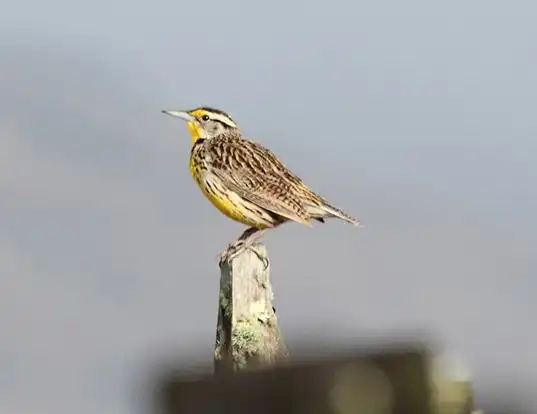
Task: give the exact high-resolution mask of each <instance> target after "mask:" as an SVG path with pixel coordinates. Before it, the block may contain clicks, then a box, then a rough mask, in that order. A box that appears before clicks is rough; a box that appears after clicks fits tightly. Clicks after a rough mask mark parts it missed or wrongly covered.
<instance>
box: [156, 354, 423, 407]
mask: <svg viewBox="0 0 537 414" xmlns="http://www.w3.org/2000/svg"><path fill="white" fill-rule="evenodd" d="M429 367H430V357H429V355H428V353H427V352H426V351H425V350H423V348H422V347H405V348H399V349H397V350H393V349H392V350H386V351H378V352H375V351H373V352H370V353H366V354H364V353H362V354H360V355H355V356H351V357H347V358H337V359H332V360H327V359H326V358H322V359H317V360H311V359H310V360H309V361H303V362H297V363H294V364H291V365H286V366H279V367H275V368H273V369H265V370H262V371H261V370H259V371H246V372H240V373H235V374H226V375H222V376H218V377H213V376H212V375H207V376H205V377H199V378H197V379H193V378H185V377H179V376H177V375H168V376H167V378H166V379H164V380H163V382H161V384H160V386H159V387H158V390H159V392H158V395H157V404H158V408H157V412H159V413H162V414H202V413H203V414H228V413H229V414H231V413H233V414H251V413H256V414H291V413H292V414H314V413H318V414H351V413H353V414H354V413H363V414H366V413H367V414H429V413H431V414H432V413H433V411H432V407H431V398H432V392H431V386H430V384H431V382H430V381H431V380H430V375H429V373H430V369H429Z"/></svg>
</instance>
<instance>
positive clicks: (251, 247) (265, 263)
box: [247, 246, 270, 270]
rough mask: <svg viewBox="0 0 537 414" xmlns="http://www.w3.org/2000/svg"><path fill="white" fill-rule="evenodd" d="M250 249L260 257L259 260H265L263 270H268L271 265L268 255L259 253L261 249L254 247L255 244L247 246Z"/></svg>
mask: <svg viewBox="0 0 537 414" xmlns="http://www.w3.org/2000/svg"><path fill="white" fill-rule="evenodd" d="M247 248H248V249H249V250H250V251H252V252H254V253H255V254H256V256H257V257H258V258H259V260H261V261H262V262H263V270H267V269H268V267H269V265H270V261H269V259H268V258H267V257H265V256H264V255H262V254H261V253H259V251H258V250H257V249H256V248H255V247H253V246H248V247H247Z"/></svg>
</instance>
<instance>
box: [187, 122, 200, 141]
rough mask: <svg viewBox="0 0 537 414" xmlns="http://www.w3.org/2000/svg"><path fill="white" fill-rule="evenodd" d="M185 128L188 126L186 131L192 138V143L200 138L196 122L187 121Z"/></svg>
mask: <svg viewBox="0 0 537 414" xmlns="http://www.w3.org/2000/svg"><path fill="white" fill-rule="evenodd" d="M187 126H188V130H189V131H190V136H191V137H192V142H193V143H194V142H196V141H197V140H198V139H200V138H201V128H200V126H199V124H198V123H197V122H195V121H188V122H187Z"/></svg>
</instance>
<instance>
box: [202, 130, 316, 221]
mask: <svg viewBox="0 0 537 414" xmlns="http://www.w3.org/2000/svg"><path fill="white" fill-rule="evenodd" d="M211 141H213V142H211V144H212V145H211V154H212V156H213V159H212V160H211V161H212V162H211V168H210V171H211V173H212V174H214V175H215V176H217V177H218V178H219V179H220V180H222V182H223V184H224V185H225V186H226V187H227V188H229V189H230V190H231V191H233V192H235V193H237V195H239V196H240V197H242V198H244V199H246V200H248V201H250V202H251V203H254V204H256V205H257V206H259V207H261V208H264V209H266V210H269V211H271V212H273V213H276V214H279V215H281V216H283V217H286V218H288V219H290V220H294V221H296V222H299V223H302V224H305V225H307V226H311V225H312V224H311V218H310V217H309V215H308V213H307V212H306V210H305V209H304V207H303V206H302V204H301V203H300V201H299V200H300V198H299V194H298V193H297V189H298V188H297V187H298V186H299V185H300V183H301V181H300V179H299V178H298V177H296V176H295V175H294V174H292V173H290V172H289V171H288V170H287V169H286V168H285V167H284V166H283V164H282V163H281V162H280V161H279V160H278V159H277V158H276V157H275V156H274V155H273V154H271V153H270V151H269V150H268V149H266V148H263V147H262V146H261V145H260V144H257V143H254V142H252V141H247V140H245V139H239V138H237V139H229V138H227V139H218V138H214V139H212V140H211Z"/></svg>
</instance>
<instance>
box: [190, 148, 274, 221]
mask: <svg viewBox="0 0 537 414" xmlns="http://www.w3.org/2000/svg"><path fill="white" fill-rule="evenodd" d="M190 173H191V174H192V177H193V178H194V181H195V182H196V184H197V185H198V187H199V188H200V189H201V191H202V192H203V194H204V195H205V197H207V198H208V199H209V201H210V202H211V203H212V204H213V205H214V206H215V207H216V208H217V209H218V210H219V211H220V212H221V213H222V214H224V215H225V216H227V217H228V218H230V219H232V220H235V221H238V222H239V223H243V224H246V225H248V226H253V227H265V226H264V225H262V223H260V221H258V220H255V218H254V217H252V214H251V213H250V214H248V215H247V214H245V213H246V211H245V208H244V200H241V198H240V197H239V196H237V195H236V194H235V193H233V192H230V191H229V190H227V189H225V188H222V187H221V186H220V185H219V184H218V183H212V182H210V181H208V180H206V179H205V177H204V176H203V171H202V169H201V168H200V166H199V164H198V163H196V162H194V160H193V158H192V157H191V158H190ZM249 216H250V217H249Z"/></svg>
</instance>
